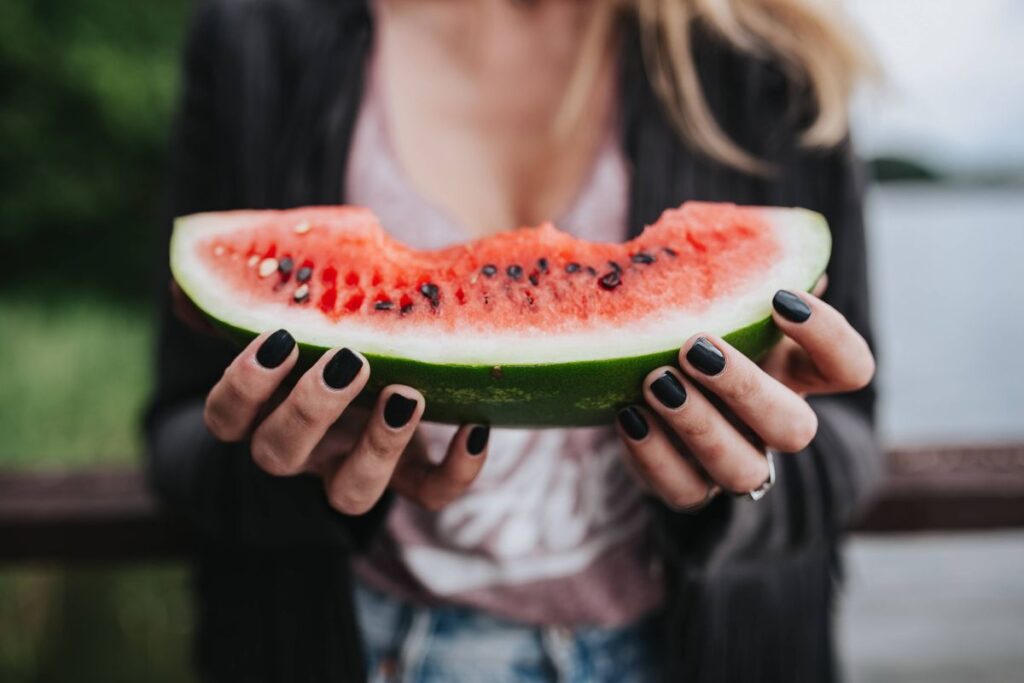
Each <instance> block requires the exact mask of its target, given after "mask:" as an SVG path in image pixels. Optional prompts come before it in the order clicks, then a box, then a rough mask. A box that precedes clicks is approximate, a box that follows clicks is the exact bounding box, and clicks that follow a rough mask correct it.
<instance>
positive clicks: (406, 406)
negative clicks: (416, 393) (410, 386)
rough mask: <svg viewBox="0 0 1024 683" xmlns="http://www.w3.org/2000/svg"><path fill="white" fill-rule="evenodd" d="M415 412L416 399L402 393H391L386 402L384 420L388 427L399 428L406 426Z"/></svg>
mask: <svg viewBox="0 0 1024 683" xmlns="http://www.w3.org/2000/svg"><path fill="white" fill-rule="evenodd" d="M414 412H416V401H414V400H413V399H411V398H406V397H405V396H402V395H401V394H391V396H390V397H389V398H388V402H387V403H385V404H384V421H385V422H387V423H388V427H391V428H392V429H398V428H399V427H404V426H405V424H406V423H407V422H408V421H409V419H410V418H411V417H412V414H413V413H414Z"/></svg>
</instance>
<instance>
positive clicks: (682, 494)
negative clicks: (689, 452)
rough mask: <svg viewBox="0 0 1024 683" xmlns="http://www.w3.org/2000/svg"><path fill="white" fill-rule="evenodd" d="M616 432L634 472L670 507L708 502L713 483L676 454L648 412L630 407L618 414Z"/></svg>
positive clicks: (674, 448) (687, 506)
mask: <svg viewBox="0 0 1024 683" xmlns="http://www.w3.org/2000/svg"><path fill="white" fill-rule="evenodd" d="M616 429H617V430H618V432H619V436H620V437H622V441H623V442H624V443H625V444H626V449H627V451H628V456H627V457H628V458H629V462H630V466H631V467H632V469H633V471H634V472H635V473H636V474H637V475H638V476H639V477H640V478H641V479H642V480H643V481H644V482H645V483H646V485H647V487H648V488H649V489H650V490H651V491H652V492H654V493H655V494H656V495H657V496H658V497H660V498H661V499H662V500H663V501H665V503H666V504H667V505H668V506H669V507H671V508H674V509H676V510H685V509H687V508H693V507H694V506H698V505H701V504H702V503H704V502H705V501H706V500H707V499H708V495H709V492H710V490H711V487H712V484H711V482H709V481H707V479H706V478H705V477H704V475H703V474H701V472H700V471H698V469H697V468H696V467H694V466H693V464H691V463H689V462H687V460H686V458H684V457H683V456H682V455H681V454H680V453H679V451H677V450H676V447H675V446H674V445H673V444H672V442H671V441H670V440H669V438H668V436H667V435H666V434H665V432H664V431H663V430H662V428H661V426H660V425H658V424H657V422H656V421H655V420H653V419H651V416H650V414H649V413H648V412H647V411H646V410H644V409H643V408H641V407H639V406H626V407H625V408H623V409H622V410H620V411H619V412H618V421H617V424H616Z"/></svg>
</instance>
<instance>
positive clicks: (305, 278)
mask: <svg viewBox="0 0 1024 683" xmlns="http://www.w3.org/2000/svg"><path fill="white" fill-rule="evenodd" d="M311 277H313V269H312V268H310V267H309V266H302V267H301V268H299V272H297V273H295V279H296V280H297V281H298V282H309V278H311Z"/></svg>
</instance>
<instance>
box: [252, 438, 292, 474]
mask: <svg viewBox="0 0 1024 683" xmlns="http://www.w3.org/2000/svg"><path fill="white" fill-rule="evenodd" d="M249 452H250V454H251V455H252V459H253V462H255V463H256V464H257V465H258V466H259V468H260V469H261V470H263V471H264V472H266V473H267V474H272V475H274V476H276V477H282V476H286V475H288V474H292V471H291V467H290V466H289V458H288V457H287V455H286V454H284V453H281V452H280V451H278V450H277V449H276V448H275V447H274V445H273V444H272V443H271V440H270V439H267V438H266V437H264V436H261V435H260V434H259V433H257V435H256V436H255V437H253V440H252V444H251V445H250V446H249Z"/></svg>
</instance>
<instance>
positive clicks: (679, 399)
mask: <svg viewBox="0 0 1024 683" xmlns="http://www.w3.org/2000/svg"><path fill="white" fill-rule="evenodd" d="M651 393H652V394H654V397H655V398H656V399H658V400H659V401H661V403H662V405H664V406H666V407H668V408H678V407H679V406H681V405H683V403H684V402H685V401H686V388H685V387H684V386H683V385H682V383H680V381H679V380H678V379H676V376H675V375H673V374H672V373H671V372H665V374H663V375H662V376H661V377H659V378H658V379H656V380H654V381H653V382H651Z"/></svg>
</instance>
